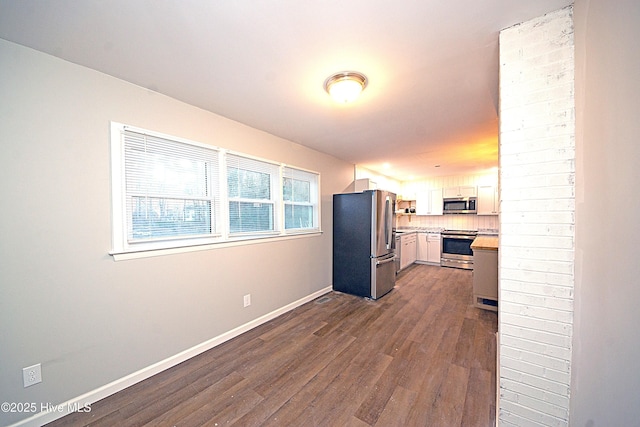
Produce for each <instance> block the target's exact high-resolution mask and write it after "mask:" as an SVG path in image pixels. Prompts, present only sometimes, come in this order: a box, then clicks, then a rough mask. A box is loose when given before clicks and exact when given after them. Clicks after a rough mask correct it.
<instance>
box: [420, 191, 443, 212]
mask: <svg viewBox="0 0 640 427" xmlns="http://www.w3.org/2000/svg"><path fill="white" fill-rule="evenodd" d="M416 215H442V188H435V189H432V190H428V191H425V192H421V193H419V194H418V197H417V198H416Z"/></svg>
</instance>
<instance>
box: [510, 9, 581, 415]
mask: <svg viewBox="0 0 640 427" xmlns="http://www.w3.org/2000/svg"><path fill="white" fill-rule="evenodd" d="M574 63H575V60H574V38H573V9H572V8H571V7H568V8H564V9H562V10H559V11H556V12H553V13H550V14H547V15H545V16H542V17H539V18H536V19H533V20H531V21H528V22H524V23H522V24H519V25H516V26H514V27H511V28H508V29H505V30H503V31H502V32H501V33H500V187H501V192H500V219H499V222H500V253H499V256H500V258H499V277H500V279H499V280H500V294H499V298H500V314H499V334H500V385H499V387H500V389H499V393H500V403H499V405H500V412H499V414H498V417H499V422H500V425H505V426H509V425H517V426H522V425H531V426H537V425H540V426H567V425H569V398H570V396H569V390H570V382H571V338H572V332H573V327H572V326H573V295H574V293H573V287H574V259H575V255H574V252H575V239H574V235H575V227H574V225H575V101H574V76H575V73H574Z"/></svg>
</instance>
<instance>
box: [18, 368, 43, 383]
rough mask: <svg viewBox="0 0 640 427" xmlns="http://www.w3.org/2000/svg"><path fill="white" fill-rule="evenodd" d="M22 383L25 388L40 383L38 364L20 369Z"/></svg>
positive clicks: (40, 376)
mask: <svg viewBox="0 0 640 427" xmlns="http://www.w3.org/2000/svg"><path fill="white" fill-rule="evenodd" d="M22 381H23V382H24V386H25V387H29V386H32V385H34V384H38V383H41V382H42V370H41V367H40V364H39V363H38V364H37V365H33V366H28V367H26V368H22Z"/></svg>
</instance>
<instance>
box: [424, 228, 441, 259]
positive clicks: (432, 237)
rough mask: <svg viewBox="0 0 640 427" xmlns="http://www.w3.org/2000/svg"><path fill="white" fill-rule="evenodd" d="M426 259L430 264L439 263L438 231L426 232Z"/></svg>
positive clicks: (439, 242)
mask: <svg viewBox="0 0 640 427" xmlns="http://www.w3.org/2000/svg"><path fill="white" fill-rule="evenodd" d="M427 251H428V258H427V261H428V262H429V263H432V264H440V252H441V240H440V233H428V234H427Z"/></svg>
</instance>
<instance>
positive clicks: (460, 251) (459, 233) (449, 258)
mask: <svg viewBox="0 0 640 427" xmlns="http://www.w3.org/2000/svg"><path fill="white" fill-rule="evenodd" d="M477 235H478V232H477V231H468V230H445V231H443V232H442V253H441V255H440V265H441V266H443V267H454V268H463V269H465V270H473V251H472V250H471V243H473V241H474V240H475V238H476V236H477Z"/></svg>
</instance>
